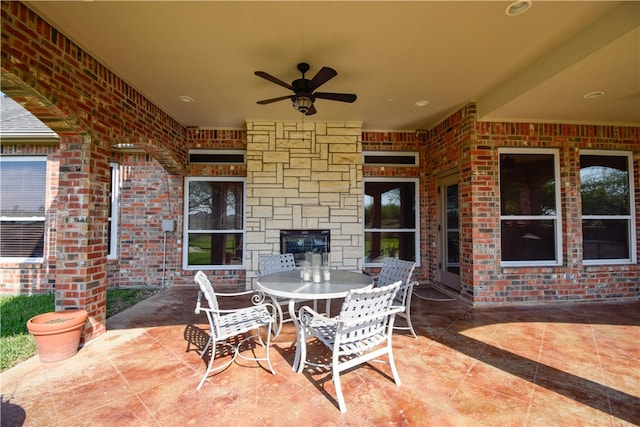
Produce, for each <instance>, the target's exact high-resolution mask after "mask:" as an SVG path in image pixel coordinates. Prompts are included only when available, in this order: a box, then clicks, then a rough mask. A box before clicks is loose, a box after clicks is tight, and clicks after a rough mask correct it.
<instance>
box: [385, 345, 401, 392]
mask: <svg viewBox="0 0 640 427" xmlns="http://www.w3.org/2000/svg"><path fill="white" fill-rule="evenodd" d="M388 354H389V366H391V373H393V380H394V381H395V383H396V385H400V375H398V370H397V369H396V361H395V359H394V358H393V349H391V348H389V353H388Z"/></svg>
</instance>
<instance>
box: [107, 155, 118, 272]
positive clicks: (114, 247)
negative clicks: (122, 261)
mask: <svg viewBox="0 0 640 427" xmlns="http://www.w3.org/2000/svg"><path fill="white" fill-rule="evenodd" d="M109 170H110V172H111V182H110V184H109V224H108V234H107V242H108V243H107V244H108V248H109V249H108V250H109V252H108V254H107V259H116V258H117V257H118V191H119V184H118V183H119V180H118V172H119V167H118V164H117V163H110V164H109Z"/></svg>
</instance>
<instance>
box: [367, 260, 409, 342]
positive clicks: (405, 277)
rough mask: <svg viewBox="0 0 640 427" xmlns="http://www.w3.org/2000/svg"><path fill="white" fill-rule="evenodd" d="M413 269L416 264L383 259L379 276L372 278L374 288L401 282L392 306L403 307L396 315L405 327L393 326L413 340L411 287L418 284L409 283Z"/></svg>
mask: <svg viewBox="0 0 640 427" xmlns="http://www.w3.org/2000/svg"><path fill="white" fill-rule="evenodd" d="M415 268H416V263H415V262H413V261H404V260H401V259H397V258H392V257H385V258H384V260H383V264H382V269H381V270H380V274H379V275H378V276H377V277H374V280H375V286H387V285H389V284H391V283H395V282H397V281H398V280H400V281H401V282H402V286H401V287H400V290H399V291H398V294H397V295H396V298H395V299H394V301H393V305H397V306H402V307H404V312H402V313H398V317H401V318H403V319H404V320H405V321H406V323H407V326H404V325H395V326H394V328H395V329H399V330H408V331H410V332H411V335H413V337H414V338H417V335H416V331H415V330H414V329H413V323H411V295H413V287H414V286H415V285H417V284H418V282H412V281H411V275H412V274H413V270H414V269H415Z"/></svg>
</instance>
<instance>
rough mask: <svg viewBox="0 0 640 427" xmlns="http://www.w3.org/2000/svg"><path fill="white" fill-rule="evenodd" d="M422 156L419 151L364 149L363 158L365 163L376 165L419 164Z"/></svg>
mask: <svg viewBox="0 0 640 427" xmlns="http://www.w3.org/2000/svg"><path fill="white" fill-rule="evenodd" d="M419 158H420V156H419V154H418V153H417V152H414V151H411V152H404V153H403V152H398V151H363V152H362V159H363V163H364V164H365V165H376V166H418V159H419Z"/></svg>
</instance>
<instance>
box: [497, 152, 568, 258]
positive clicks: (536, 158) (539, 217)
mask: <svg viewBox="0 0 640 427" xmlns="http://www.w3.org/2000/svg"><path fill="white" fill-rule="evenodd" d="M499 153H500V232H501V254H502V260H501V261H502V262H501V264H502V265H505V266H509V265H560V263H561V252H562V251H561V248H562V235H561V232H560V230H562V227H561V223H560V221H561V215H560V194H559V189H558V182H559V172H558V170H559V165H558V153H557V150H549V149H538V150H535V149H529V150H526V151H525V150H513V151H510V150H506V149H503V150H500V151H499Z"/></svg>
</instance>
